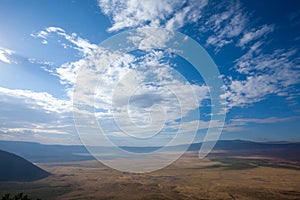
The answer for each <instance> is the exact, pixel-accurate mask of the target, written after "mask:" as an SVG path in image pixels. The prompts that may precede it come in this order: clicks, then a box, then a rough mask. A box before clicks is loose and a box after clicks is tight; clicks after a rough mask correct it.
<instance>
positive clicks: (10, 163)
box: [0, 150, 50, 181]
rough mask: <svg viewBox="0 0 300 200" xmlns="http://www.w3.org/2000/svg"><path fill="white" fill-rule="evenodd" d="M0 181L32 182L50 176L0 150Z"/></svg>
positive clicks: (21, 159)
mask: <svg viewBox="0 0 300 200" xmlns="http://www.w3.org/2000/svg"><path fill="white" fill-rule="evenodd" d="M0 161H1V164H0V181H34V180H39V179H42V178H46V177H47V176H49V175H50V174H49V173H48V172H46V171H44V170H43V169H41V168H39V167H37V166H36V165H34V164H32V163H31V162H29V161H27V160H25V159H24V158H22V157H20V156H17V155H15V154H12V153H8V152H6V151H2V150H0Z"/></svg>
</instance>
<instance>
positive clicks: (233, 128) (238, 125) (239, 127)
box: [224, 116, 299, 132]
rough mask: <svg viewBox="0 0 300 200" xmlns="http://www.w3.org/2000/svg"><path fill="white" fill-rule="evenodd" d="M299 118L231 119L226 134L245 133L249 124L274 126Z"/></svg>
mask: <svg viewBox="0 0 300 200" xmlns="http://www.w3.org/2000/svg"><path fill="white" fill-rule="evenodd" d="M297 119H299V117H295V116H291V117H268V118H240V119H237V118H236V119H231V120H230V122H229V123H227V124H226V125H225V127H224V131H226V132H239V131H244V130H245V129H246V128H245V127H247V125H249V124H273V123H280V122H286V121H292V120H297Z"/></svg>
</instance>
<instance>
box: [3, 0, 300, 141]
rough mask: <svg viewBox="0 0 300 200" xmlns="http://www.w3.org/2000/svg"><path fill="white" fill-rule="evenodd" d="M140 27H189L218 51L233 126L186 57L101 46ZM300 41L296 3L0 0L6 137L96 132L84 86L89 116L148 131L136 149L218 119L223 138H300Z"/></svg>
mask: <svg viewBox="0 0 300 200" xmlns="http://www.w3.org/2000/svg"><path fill="white" fill-rule="evenodd" d="M151 28H158V29H156V30H161V32H151V30H153V29H151ZM133 30H137V32H138V33H139V34H140V35H138V36H141V35H142V36H143V37H144V38H143V39H139V37H138V36H135V37H134V36H133V37H131V38H127V39H128V40H130V41H131V42H138V43H139V44H141V43H142V42H143V45H146V46H147V45H148V46H150V47H151V46H155V45H157V44H159V45H164V44H165V43H166V41H167V40H168V38H169V37H171V36H170V35H172V34H173V33H176V32H179V33H183V34H185V35H186V36H188V37H189V38H192V39H193V40H195V41H196V42H197V43H199V45H201V46H202V47H203V48H204V49H205V50H206V51H207V52H208V54H209V55H210V57H211V58H212V60H213V61H214V63H215V64H216V66H217V68H218V70H219V73H220V77H219V78H220V79H221V80H222V82H223V86H222V91H224V93H222V94H221V95H220V100H221V101H222V105H224V108H226V109H224V113H222V114H223V115H224V116H226V118H225V123H224V126H223V122H222V121H218V120H214V121H212V120H211V119H212V116H213V115H212V106H213V105H211V102H212V100H211V99H210V89H209V86H208V85H206V82H205V80H204V79H205V77H202V75H201V74H199V73H197V70H195V68H194V67H193V66H192V65H191V63H189V62H187V60H186V59H184V58H181V57H180V56H178V55H177V54H176V53H174V52H170V51H166V50H163V49H158V48H153V49H147V48H144V49H143V48H142V47H143V46H142V45H140V47H141V48H140V49H137V50H134V51H132V52H126V53H124V52H111V51H108V50H107V49H105V48H104V47H103V45H102V46H101V44H103V42H104V43H105V41H107V40H108V39H109V38H111V37H113V36H115V35H118V34H120V33H122V32H123V31H133ZM299 45H300V2H299V1H297V0H287V1H279V0H275V1H273V0H272V1H271V0H267V1H263V2H262V1H258V0H254V1H235V0H233V1H208V0H203V1H197V0H143V1H139V0H127V1H116V0H98V1H96V0H95V1H94V0H65V1H58V0H43V1H36V0H26V1H17V0H0V140H13V141H34V142H40V143H45V144H81V140H80V139H82V137H84V136H80V134H81V133H82V132H84V133H83V135H84V134H89V133H91V132H92V130H91V126H90V124H89V122H88V121H86V124H85V126H84V127H81V128H80V130H78V129H76V126H75V123H74V122H76V119H74V117H75V118H76V112H77V111H78V110H80V109H79V108H78V107H76V106H75V108H74V107H73V102H74V101H75V102H76V101H77V103H78V97H76V95H74V91H81V90H82V93H80V92H79V94H78V93H77V95H79V96H80V103H84V105H85V106H86V107H92V110H91V109H85V110H84V111H86V112H83V110H81V111H82V113H83V114H82V116H87V115H89V114H92V115H93V116H95V117H96V119H97V122H98V125H99V126H100V127H101V128H102V130H103V131H104V132H105V134H106V136H107V137H109V138H110V139H111V140H112V141H113V142H116V143H118V144H120V145H124V144H125V143H123V142H124V135H123V134H124V132H125V133H126V134H125V135H130V136H133V137H136V138H139V139H141V140H138V141H135V140H130V142H132V143H130V144H131V145H140V144H143V145H160V144H161V143H162V144H163V143H165V142H168V141H170V140H172V138H174V137H175V135H176V133H177V132H178V131H179V129H180V133H182V135H183V137H182V138H185V136H190V135H191V132H193V131H195V133H196V135H195V139H194V140H193V142H199V141H202V140H203V138H204V137H205V134H206V132H207V130H208V125H209V122H210V123H211V125H212V127H213V128H218V129H222V134H221V135H220V139H241V140H252V141H300V97H299V90H300V84H299V83H300V69H299V68H300V65H299V64H300V59H299V58H300V52H299V50H300V49H299ZM91 66H94V68H93V70H94V71H85V70H87V69H91ZM202 67H204V68H205V66H202ZM91 72H92V74H88V73H91ZM79 79H80V81H81V85H80V84H79V85H76V84H78V80H79ZM96 79H97V80H96ZM89 84H96V85H95V86H91V85H89ZM94 87H95V88H96V90H92V89H95V88H94ZM83 90H84V91H83ZM90 93H93V95H92V96H91V94H90ZM75 97H76V98H77V99H74V98H75ZM92 97H95V101H91V99H90V98H92ZM124 99H125V100H127V101H125V100H124ZM92 100H94V99H92ZM81 101H82V102H81ZM223 101H224V102H223ZM124 102H125V103H124ZM74 112H75V114H74ZM87 112H88V114H87ZM198 112H199V113H198ZM78 113H79V115H78ZM78 113H77V117H78V116H80V115H81V114H80V113H81V112H79V111H78ZM197 114H199V116H198V115H197ZM77 128H78V127H77ZM78 131H79V132H81V133H78ZM157 133H159V134H157ZM152 136H154V137H153V138H154V140H151V139H150V140H148V141H146V142H145V140H144V139H143V138H151V137H152ZM125 140H126V139H125ZM183 141H185V140H184V139H183V140H182V141H181V142H183ZM97 143H99V144H101V141H97ZM179 143H180V142H179ZM126 144H128V143H126Z"/></svg>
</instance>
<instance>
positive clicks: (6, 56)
mask: <svg viewBox="0 0 300 200" xmlns="http://www.w3.org/2000/svg"><path fill="white" fill-rule="evenodd" d="M14 53H15V52H14V51H12V50H10V49H6V48H2V47H0V61H2V62H5V63H8V64H10V63H12V62H13V60H12V59H11V58H10V57H11V55H12V54H14Z"/></svg>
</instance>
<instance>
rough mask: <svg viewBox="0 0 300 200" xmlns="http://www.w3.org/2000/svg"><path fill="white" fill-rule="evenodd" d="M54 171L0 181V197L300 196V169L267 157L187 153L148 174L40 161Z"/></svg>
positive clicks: (87, 163)
mask: <svg viewBox="0 0 300 200" xmlns="http://www.w3.org/2000/svg"><path fill="white" fill-rule="evenodd" d="M40 166H41V167H42V168H44V169H46V170H47V171H49V172H51V173H52V174H53V175H52V176H50V177H48V178H46V179H43V180H39V181H35V182H28V183H0V191H1V195H2V194H3V193H5V192H11V193H16V192H19V191H23V192H25V193H26V194H29V195H30V196H32V197H40V198H42V199H46V200H47V199H61V200H68V199H74V200H75V199H97V200H101V199H120V200H126V199H149V200H154V199H249V200H250V199H272V200H273V199H274V200H275V199H300V170H299V168H298V167H297V166H295V165H289V164H287V163H285V164H284V165H280V164H276V163H275V164H274V162H271V160H268V159H267V158H264V159H260V158H255V159H254V158H247V159H245V158H240V157H239V158H230V159H224V158H222V159H221V158H206V159H204V160H199V159H198V158H197V157H196V154H194V153H192V152H189V153H187V154H186V155H185V156H183V157H182V158H180V159H179V160H177V161H176V162H175V163H173V164H172V165H170V166H168V167H166V168H164V169H162V170H159V171H156V172H152V173H146V174H131V173H123V172H119V171H116V170H113V169H110V168H108V167H106V166H104V165H102V164H100V163H99V162H97V161H95V160H92V161H82V162H73V163H53V164H44V165H40Z"/></svg>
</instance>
